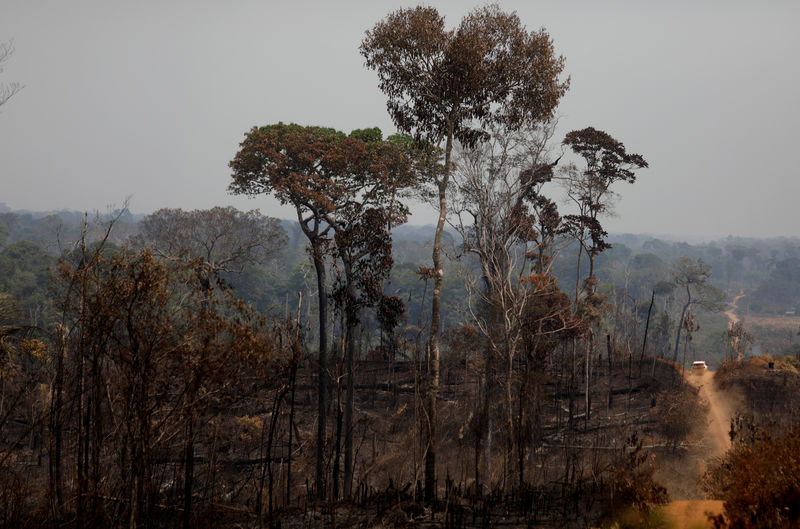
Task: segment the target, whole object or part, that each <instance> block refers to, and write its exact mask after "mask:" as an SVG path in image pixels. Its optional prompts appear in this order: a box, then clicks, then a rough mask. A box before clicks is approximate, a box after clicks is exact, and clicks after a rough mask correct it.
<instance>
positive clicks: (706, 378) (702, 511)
mask: <svg viewBox="0 0 800 529" xmlns="http://www.w3.org/2000/svg"><path fill="white" fill-rule="evenodd" d="M742 297H744V294H743V293H740V294H738V295H737V296H734V298H733V301H731V303H730V304H729V305H728V310H726V311H725V315H726V316H727V317H728V321H729V322H730V325H731V326H733V325H734V324H736V323H738V322H739V317H738V316H737V315H736V313H735V312H734V311H735V310H736V304H737V303H738V301H739V300H740V299H741V298H742ZM686 378H687V380H688V381H689V383H690V384H692V385H693V386H695V387H696V388H698V389H699V394H700V399H701V400H702V401H703V402H704V403H705V404H706V405H707V407H708V416H707V423H706V430H705V432H704V433H703V436H702V440H703V444H704V445H705V451H706V453H705V454H704V457H703V460H704V462H705V463H707V462H708V461H709V460H710V459H711V458H712V457H716V456H721V455H722V454H724V453H725V451H726V450H727V449H728V448H730V445H731V439H730V434H729V431H730V421H731V414H732V413H733V408H734V406H735V399H734V398H733V396H732V395H729V394H727V393H725V392H723V391H719V390H718V389H717V388H716V387H715V386H714V372H713V371H710V370H708V369H704V370H702V371H696V370H695V371H687V372H686ZM702 466H704V465H702ZM722 503H723V502H722V501H717V500H705V499H687V500H678V501H673V502H671V503H670V504H669V505H667V506H666V507H665V508H664V511H665V512H666V514H667V516H668V517H669V518H670V519H671V520H672V522H673V523H674V527H675V529H690V528H691V529H697V528H705V527H707V528H711V524H710V523H709V522H708V514H709V513H711V514H715V515H716V514H719V513H721V512H723V506H722Z"/></svg>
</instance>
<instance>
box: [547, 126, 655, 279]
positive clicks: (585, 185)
mask: <svg viewBox="0 0 800 529" xmlns="http://www.w3.org/2000/svg"><path fill="white" fill-rule="evenodd" d="M562 143H563V144H564V145H565V146H567V147H569V148H570V149H572V151H573V152H574V153H575V154H577V155H578V156H580V157H581V158H583V160H584V163H585V166H584V167H583V168H582V169H578V168H576V167H575V166H571V167H570V168H569V169H568V171H567V195H568V196H569V198H570V200H572V201H573V202H574V203H575V205H576V206H577V207H578V211H579V215H577V216H576V215H571V216H569V217H568V221H570V222H571V223H572V224H573V225H575V226H576V229H574V230H573V231H574V232H577V233H578V235H577V237H576V238H577V239H578V242H579V243H580V247H579V249H578V273H579V274H580V255H581V252H582V251H585V252H586V254H587V255H588V256H589V276H590V277H591V276H593V275H594V260H595V257H596V256H597V254H599V253H600V252H602V251H603V250H605V249H606V248H610V245H609V244H608V243H606V242H605V237H606V236H607V233H606V232H605V230H603V227H602V226H601V225H600V221H599V218H600V217H601V216H603V215H605V214H607V213H608V212H609V211H610V209H611V207H612V205H613V197H614V193H613V191H612V189H611V186H612V185H613V184H614V183H616V182H619V181H625V182H628V183H631V184H632V183H633V182H635V181H636V170H637V169H642V168H646V167H648V165H647V162H646V161H645V159H644V157H643V156H642V155H640V154H633V153H629V152H627V150H626V149H625V145H623V144H622V142H620V141H618V140H616V139H614V138H613V137H612V136H611V135H609V134H608V133H606V132H603V131H602V130H597V129H595V128H593V127H587V128H585V129H581V130H573V131H572V132H569V133H568V134H567V135H566V137H565V138H564V141H563V142H562Z"/></svg>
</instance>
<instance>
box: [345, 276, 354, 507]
mask: <svg viewBox="0 0 800 529" xmlns="http://www.w3.org/2000/svg"><path fill="white" fill-rule="evenodd" d="M345 274H346V276H347V301H346V302H345V309H344V310H345V314H346V316H345V327H346V330H345V339H346V340H347V343H346V344H345V351H346V355H347V357H346V359H345V365H346V367H345V368H346V370H347V392H346V393H345V404H344V487H343V488H344V497H345V498H347V499H350V497H351V494H352V487H353V398H354V391H353V390H354V386H355V378H354V376H353V361H354V357H355V349H356V340H355V327H356V320H357V317H356V314H355V312H356V307H355V306H354V305H355V299H356V297H355V292H354V287H353V284H352V281H351V280H350V277H351V275H352V268H351V267H350V266H349V265H348V264H345Z"/></svg>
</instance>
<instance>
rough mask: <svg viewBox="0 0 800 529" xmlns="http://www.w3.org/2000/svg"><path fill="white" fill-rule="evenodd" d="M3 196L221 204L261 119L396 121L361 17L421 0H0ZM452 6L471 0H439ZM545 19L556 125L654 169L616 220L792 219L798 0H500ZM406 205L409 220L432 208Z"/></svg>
mask: <svg viewBox="0 0 800 529" xmlns="http://www.w3.org/2000/svg"><path fill="white" fill-rule="evenodd" d="M1 3H2V6H1V7H0V41H5V40H8V39H10V38H13V39H14V43H15V47H16V52H15V54H14V56H13V57H12V58H11V59H10V60H9V61H8V62H7V63H5V64H4V65H3V66H4V71H3V72H2V73H0V82H10V81H18V82H20V83H23V84H24V85H25V88H24V90H23V91H22V92H20V93H19V94H17V95H16V96H15V97H14V98H13V99H12V100H11V101H9V102H8V103H7V104H6V105H5V106H3V107H0V202H5V203H6V204H7V205H8V206H10V207H12V208H15V209H22V208H26V209H34V210H44V209H61V208H69V209H79V210H87V209H88V210H98V209H99V210H101V211H103V210H105V209H106V207H107V206H108V205H119V204H121V203H122V201H123V200H124V198H125V197H127V196H129V195H130V196H132V198H131V201H130V208H131V210H132V211H134V212H137V213H149V212H151V211H153V210H155V209H158V208H161V207H182V208H185V209H193V208H208V207H212V206H214V205H227V204H231V205H235V206H237V207H240V208H246V209H251V208H260V209H261V211H262V212H263V213H265V214H270V215H274V216H279V217H285V218H294V217H293V212H292V210H289V209H281V208H279V207H278V206H277V205H276V203H275V202H273V201H271V200H269V199H266V198H258V199H255V200H254V199H246V198H241V197H233V196H230V195H228V194H227V192H226V188H227V185H228V182H229V180H230V171H229V169H228V165H227V164H228V161H229V160H230V159H231V158H232V157H233V155H234V154H235V153H236V150H237V148H238V144H239V142H240V141H241V139H242V137H243V134H244V133H245V132H246V131H247V130H249V129H250V128H251V127H252V126H253V125H263V124H267V123H273V122H277V121H284V122H297V123H301V124H318V125H325V126H331V127H335V128H338V129H341V130H344V131H346V132H349V131H350V130H352V129H354V128H363V127H367V126H376V125H377V126H379V127H381V128H382V129H383V130H384V131H385V132H392V131H393V130H394V127H393V126H392V124H391V121H390V120H389V117H388V114H387V113H386V110H385V98H384V96H383V94H382V93H381V92H380V91H379V90H378V88H377V78H376V76H375V74H374V72H371V71H368V70H366V69H365V68H364V67H363V59H362V57H361V56H360V55H359V53H358V45H359V43H360V41H361V39H362V37H363V34H364V31H365V30H367V29H369V28H370V27H372V26H373V25H374V24H375V22H377V21H378V20H380V19H381V18H383V17H384V16H385V15H386V14H387V13H389V12H390V11H392V10H394V9H396V8H398V7H401V6H402V7H410V6H413V5H415V4H414V3H413V2H393V1H392V2H389V1H387V2H381V1H368V0H365V1H347V0H340V1H336V2H327V1H325V2H323V1H319V2H304V1H294V2H291V3H290V2H283V1H280V2H278V1H264V0H262V1H246V0H235V1H221V0H220V1H215V2H212V1H199V0H191V1H190V0H185V1H177V0H169V1H166V2H162V1H155V0H152V1H151V0H144V1H142V0H140V1H136V2H134V1H108V0H102V1H100V0H98V1H81V0H73V1H69V2H64V1H63V0H59V1H37V0H21V1H17V0H2V2H1ZM430 3H431V4H432V5H433V6H435V7H437V8H438V9H439V10H440V12H441V13H443V14H444V15H445V16H446V18H447V22H448V24H449V25H450V26H453V25H456V24H457V23H458V21H459V20H460V18H461V17H462V16H463V15H464V14H465V13H466V12H467V11H468V10H469V9H471V8H472V7H474V6H479V5H483V4H482V3H478V2H475V3H472V2H457V1H451V2H430ZM500 6H501V8H503V9H505V10H515V11H517V13H518V14H519V16H520V18H521V19H522V21H523V23H525V24H526V25H527V26H528V28H529V29H537V28H539V27H542V26H543V27H545V28H546V29H547V30H548V32H549V33H550V35H551V37H552V38H553V41H554V44H555V47H556V50H557V51H558V53H560V54H563V55H564V56H565V58H566V71H567V73H568V74H569V75H570V76H571V78H572V83H571V88H570V90H569V92H568V93H567V95H566V96H565V97H564V99H563V100H562V104H561V106H560V107H559V113H560V114H561V116H562V118H561V122H560V123H561V129H562V130H561V132H560V136H559V138H560V137H563V134H564V133H566V132H567V131H569V130H572V129H577V128H583V127H586V126H594V127H596V128H600V129H603V130H605V131H607V132H609V133H610V134H611V135H613V136H614V137H616V138H617V139H619V140H621V141H622V142H623V143H625V145H626V146H627V147H628V150H629V151H632V152H637V153H640V154H642V155H644V156H645V158H646V159H647V160H648V162H649V163H650V169H649V170H646V171H643V172H641V173H640V176H639V180H638V181H637V182H636V183H635V184H634V185H627V184H623V185H621V186H619V187H618V188H617V190H618V191H619V192H620V194H621V200H620V201H619V203H618V205H617V217H616V218H613V219H609V220H607V221H606V227H607V228H608V229H609V230H610V231H614V232H636V233H641V232H652V233H664V234H666V233H673V234H687V235H688V234H701V235H707V236H724V235H728V234H732V235H742V236H777V235H800V208H799V207H798V201H800V193H799V191H800V178H798V174H797V173H798V169H797V167H798V162H797V156H796V153H797V151H798V148H797V144H798V135H799V134H798V130H800V129H799V128H798V125H800V102H799V101H798V94H800V87H799V86H798V84H799V83H798V82H799V81H800V61H799V60H798V52H800V31H798V30H797V24H798V21H800V2H796V1H793V2H789V1H787V2H777V1H766V2H752V1H736V0H728V1H719V2H697V1H688V0H687V1H672V2H656V1H651V2H647V1H631V2H596V1H588V0H587V1H565V0H561V1H535V0H525V1H507V2H505V1H501V2H500ZM432 219H433V214H432V213H431V212H429V211H425V210H424V209H422V208H417V209H416V210H415V215H414V216H413V217H412V219H411V222H412V223H415V224H425V223H429V222H432Z"/></svg>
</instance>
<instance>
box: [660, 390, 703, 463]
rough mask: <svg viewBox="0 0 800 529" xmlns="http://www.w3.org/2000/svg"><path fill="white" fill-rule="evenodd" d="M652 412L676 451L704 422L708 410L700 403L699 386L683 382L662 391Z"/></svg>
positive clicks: (669, 445) (669, 444)
mask: <svg viewBox="0 0 800 529" xmlns="http://www.w3.org/2000/svg"><path fill="white" fill-rule="evenodd" d="M656 403H657V404H656V406H655V407H654V408H652V409H651V410H650V414H651V415H652V416H653V418H654V419H656V421H657V422H658V425H659V430H660V431H661V433H662V434H663V435H664V437H665V438H666V440H667V446H668V447H671V448H672V451H673V452H674V451H675V450H676V449H677V447H678V445H679V444H680V443H681V441H683V440H684V439H686V437H687V436H689V435H690V434H691V433H692V432H693V431H694V430H695V429H696V428H697V427H699V426H702V425H703V424H704V420H705V419H704V418H705V416H706V411H705V409H704V407H703V405H702V404H701V403H700V397H699V396H698V390H697V388H694V387H692V386H690V385H689V384H682V385H681V386H680V387H679V388H677V389H673V390H666V391H662V392H660V393H659V394H658V395H657V397H656Z"/></svg>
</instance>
